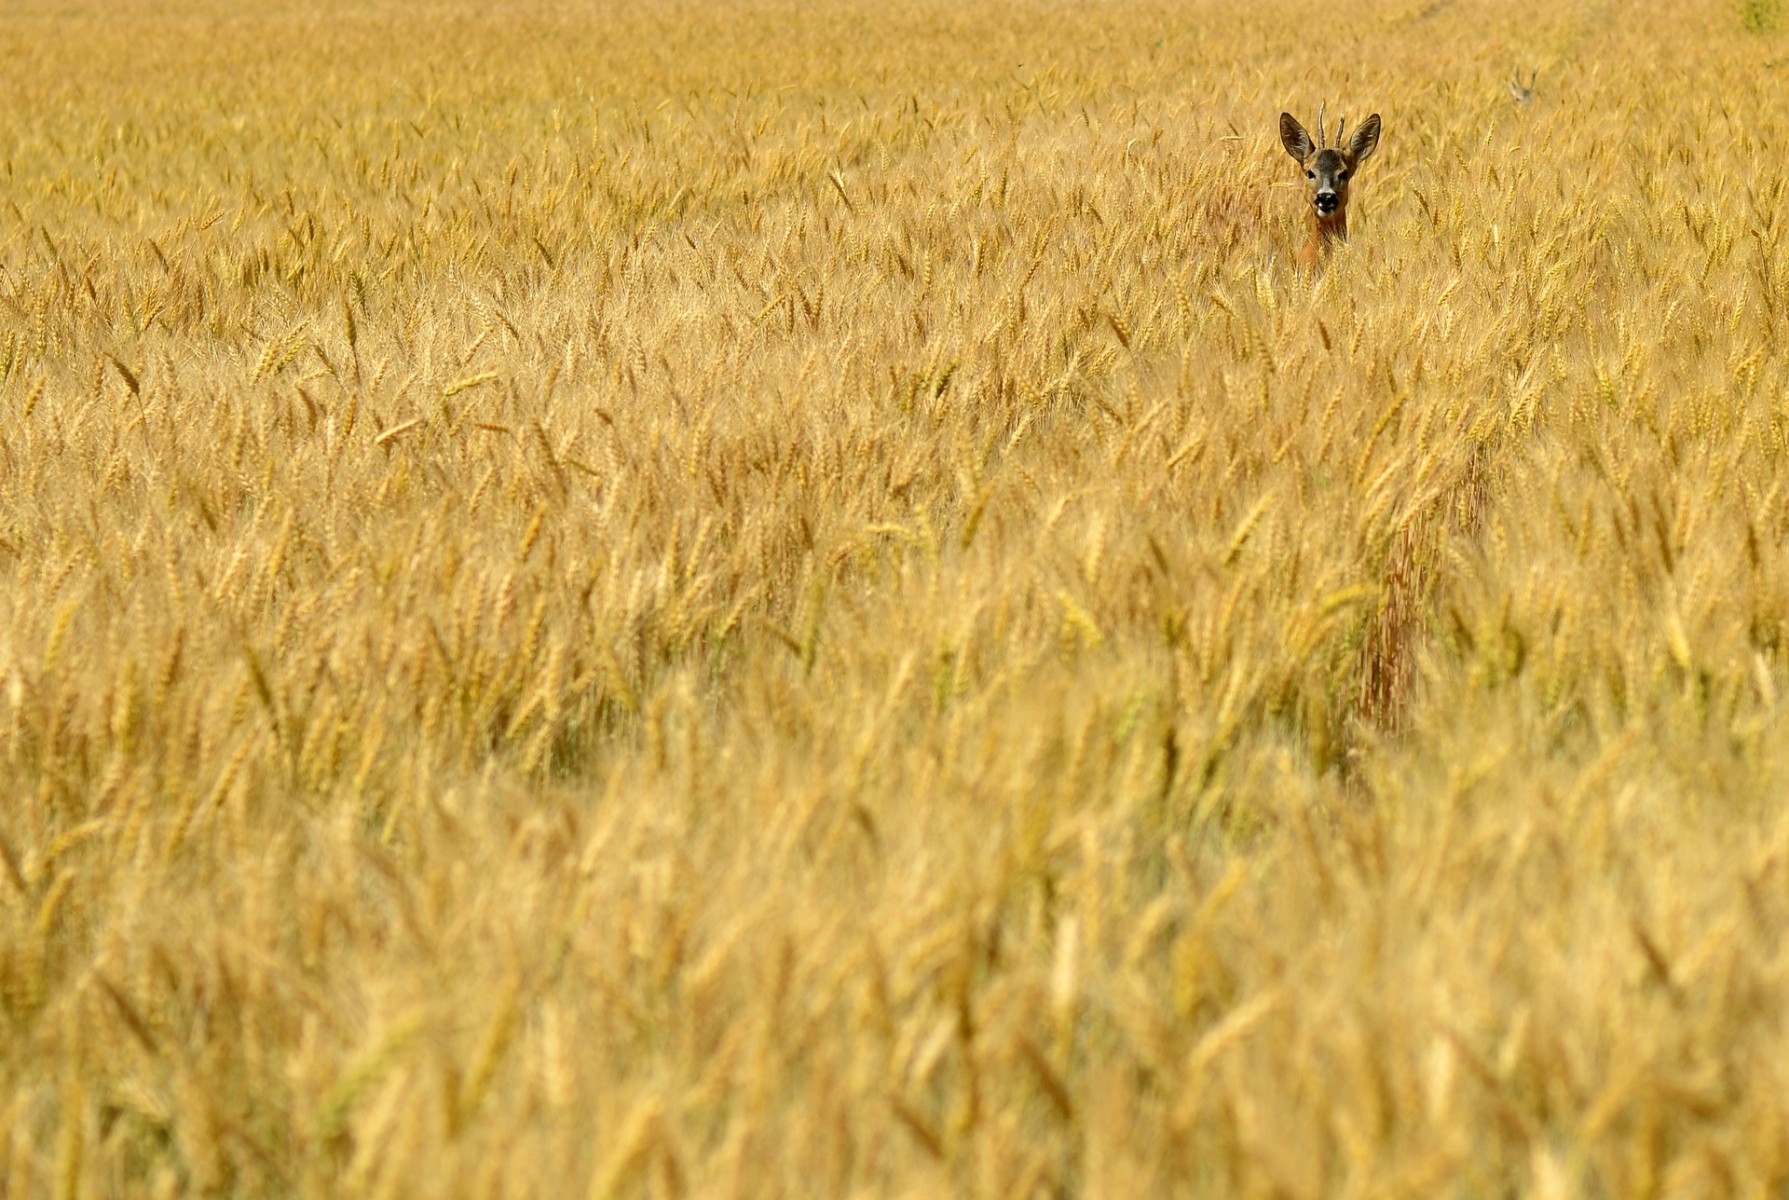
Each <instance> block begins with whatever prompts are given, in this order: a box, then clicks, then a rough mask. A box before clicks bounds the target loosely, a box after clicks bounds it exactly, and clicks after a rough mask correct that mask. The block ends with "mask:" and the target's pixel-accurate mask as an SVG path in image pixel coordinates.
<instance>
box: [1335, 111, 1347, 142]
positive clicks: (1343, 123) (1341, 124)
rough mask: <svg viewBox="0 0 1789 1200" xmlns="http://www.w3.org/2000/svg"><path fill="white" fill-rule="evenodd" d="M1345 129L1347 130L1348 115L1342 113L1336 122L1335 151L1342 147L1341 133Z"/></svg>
mask: <svg viewBox="0 0 1789 1200" xmlns="http://www.w3.org/2000/svg"><path fill="white" fill-rule="evenodd" d="M1347 128H1348V114H1347V113H1343V114H1342V116H1341V119H1340V120H1338V121H1337V122H1336V149H1338V150H1339V149H1341V148H1342V145H1343V142H1342V133H1343V131H1345V130H1346V129H1347Z"/></svg>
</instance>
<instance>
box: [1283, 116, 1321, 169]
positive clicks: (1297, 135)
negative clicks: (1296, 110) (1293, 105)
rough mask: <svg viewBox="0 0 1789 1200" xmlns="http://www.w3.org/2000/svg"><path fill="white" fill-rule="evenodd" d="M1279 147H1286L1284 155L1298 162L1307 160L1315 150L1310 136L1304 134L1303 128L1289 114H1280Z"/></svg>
mask: <svg viewBox="0 0 1789 1200" xmlns="http://www.w3.org/2000/svg"><path fill="white" fill-rule="evenodd" d="M1280 145H1282V146H1284V147H1286V153H1287V154H1290V155H1291V156H1292V157H1293V158H1295V159H1297V160H1298V161H1299V162H1303V161H1304V160H1305V159H1307V158H1309V157H1310V156H1311V155H1312V154H1313V153H1315V152H1316V149H1317V147H1316V146H1314V145H1313V144H1312V143H1311V135H1310V134H1308V133H1306V132H1305V129H1304V126H1303V125H1300V124H1299V123H1298V119H1297V118H1296V117H1294V116H1293V115H1292V114H1291V113H1289V112H1283V113H1281V114H1280Z"/></svg>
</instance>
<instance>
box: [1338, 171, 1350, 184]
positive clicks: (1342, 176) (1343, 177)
mask: <svg viewBox="0 0 1789 1200" xmlns="http://www.w3.org/2000/svg"><path fill="white" fill-rule="evenodd" d="M1336 178H1337V179H1340V180H1341V181H1342V182H1343V183H1346V182H1348V172H1346V171H1343V172H1342V173H1341V174H1340V175H1338V176H1336Z"/></svg>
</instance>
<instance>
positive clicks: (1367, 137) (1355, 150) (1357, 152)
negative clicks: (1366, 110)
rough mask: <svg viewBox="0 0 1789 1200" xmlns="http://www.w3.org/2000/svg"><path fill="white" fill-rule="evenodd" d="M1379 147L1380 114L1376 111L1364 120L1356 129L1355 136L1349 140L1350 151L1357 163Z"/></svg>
mask: <svg viewBox="0 0 1789 1200" xmlns="http://www.w3.org/2000/svg"><path fill="white" fill-rule="evenodd" d="M1378 148H1379V114H1378V113H1374V114H1373V115H1372V116H1370V117H1368V118H1367V119H1366V120H1365V121H1364V122H1362V124H1361V127H1360V128H1359V129H1356V130H1355V131H1354V137H1353V138H1351V139H1350V140H1349V142H1348V153H1349V154H1350V155H1352V156H1353V158H1354V161H1355V162H1356V163H1359V162H1361V161H1362V160H1363V159H1365V158H1366V157H1367V156H1368V155H1370V154H1371V153H1373V151H1375V150H1377V149H1378Z"/></svg>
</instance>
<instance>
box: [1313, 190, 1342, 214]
mask: <svg viewBox="0 0 1789 1200" xmlns="http://www.w3.org/2000/svg"><path fill="white" fill-rule="evenodd" d="M1316 204H1317V215H1318V216H1320V217H1327V216H1329V215H1330V214H1332V213H1334V212H1335V210H1336V208H1337V206H1338V205H1340V204H1341V197H1339V196H1337V195H1336V194H1335V193H1334V192H1333V191H1321V192H1318V193H1317V200H1316Z"/></svg>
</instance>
